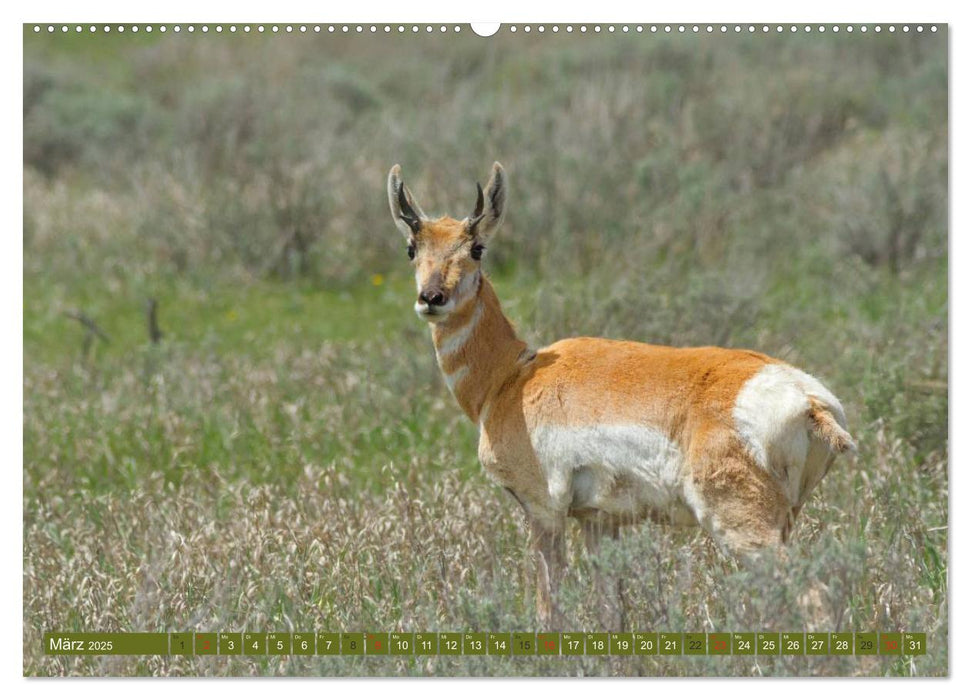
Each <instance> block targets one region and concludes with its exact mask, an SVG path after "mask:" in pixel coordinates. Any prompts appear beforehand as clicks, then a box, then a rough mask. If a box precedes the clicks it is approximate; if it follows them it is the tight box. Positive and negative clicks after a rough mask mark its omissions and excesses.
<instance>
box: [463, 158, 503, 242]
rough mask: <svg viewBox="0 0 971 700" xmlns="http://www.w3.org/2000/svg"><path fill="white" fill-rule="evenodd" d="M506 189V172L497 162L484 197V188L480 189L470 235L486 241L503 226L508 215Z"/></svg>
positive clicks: (470, 226) (471, 218) (493, 167)
mask: <svg viewBox="0 0 971 700" xmlns="http://www.w3.org/2000/svg"><path fill="white" fill-rule="evenodd" d="M506 189H507V188H506V171H505V170H503V169H502V165H500V164H499V162H498V161H497V162H495V163H493V164H492V176H491V177H490V178H489V184H487V185H486V187H485V196H484V197H483V192H482V188H481V187H480V188H479V192H478V201H477V202H476V205H475V209H474V210H473V212H472V216H470V217H469V219H468V226H469V234H470V235H472V236H475V237H476V238H478V239H481V240H485V239H486V238H489V236H491V235H492V234H493V233H495V232H496V231H497V230H498V229H499V227H500V226H502V220H503V217H505V215H506Z"/></svg>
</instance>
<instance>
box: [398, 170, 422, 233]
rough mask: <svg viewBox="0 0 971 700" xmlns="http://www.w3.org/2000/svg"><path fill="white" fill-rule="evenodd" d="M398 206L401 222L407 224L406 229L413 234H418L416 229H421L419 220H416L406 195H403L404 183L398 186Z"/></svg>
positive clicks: (416, 216)
mask: <svg viewBox="0 0 971 700" xmlns="http://www.w3.org/2000/svg"><path fill="white" fill-rule="evenodd" d="M398 206H399V207H400V208H401V218H402V220H403V221H404V222H405V223H406V224H408V228H410V229H411V230H412V231H413V232H414V233H418V229H420V228H421V219H420V218H418V215H417V214H416V213H415V210H414V208H413V207H412V206H411V202H409V201H408V195H406V194H405V183H403V182H402V183H401V184H400V185H399V186H398Z"/></svg>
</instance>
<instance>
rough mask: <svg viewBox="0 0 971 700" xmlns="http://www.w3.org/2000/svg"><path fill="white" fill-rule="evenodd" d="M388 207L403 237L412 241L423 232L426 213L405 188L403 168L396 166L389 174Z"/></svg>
mask: <svg viewBox="0 0 971 700" xmlns="http://www.w3.org/2000/svg"><path fill="white" fill-rule="evenodd" d="M388 205H389V206H390V207H391V218H393V219H394V223H395V226H397V227H398V230H399V231H401V233H402V235H403V236H404V237H405V238H407V239H409V240H410V239H411V238H412V236H414V235H415V234H416V233H418V231H420V230H421V224H422V221H424V220H425V212H423V211H422V210H421V207H420V206H418V202H416V201H415V197H414V195H412V194H411V190H409V189H408V188H407V187H405V183H404V181H403V180H402V179H401V166H400V165H395V166H394V167H393V168H391V172H390V173H388Z"/></svg>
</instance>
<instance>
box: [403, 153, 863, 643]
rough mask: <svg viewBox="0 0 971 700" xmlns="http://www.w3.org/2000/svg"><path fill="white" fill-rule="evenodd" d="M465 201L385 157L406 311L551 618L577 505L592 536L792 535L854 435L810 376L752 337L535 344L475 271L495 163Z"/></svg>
mask: <svg viewBox="0 0 971 700" xmlns="http://www.w3.org/2000/svg"><path fill="white" fill-rule="evenodd" d="M477 188H478V198H477V201H476V204H475V208H474V209H473V210H472V213H471V214H470V215H469V216H467V217H466V218H464V219H461V220H457V219H453V218H451V217H448V216H443V217H441V218H437V219H433V218H429V217H427V216H426V215H425V214H424V212H423V211H422V209H421V207H420V206H419V205H418V203H417V202H416V201H415V199H414V197H413V196H412V193H411V192H410V190H409V189H408V188H407V187H405V185H404V182H403V181H402V179H401V168H400V166H398V165H395V166H394V167H393V168H392V169H391V173H390V174H389V176H388V201H389V203H390V205H391V213H392V216H393V217H394V222H395V224H396V225H397V227H398V229H399V230H400V231H401V233H402V234H403V235H404V236H405V239H406V241H407V244H408V256H409V258H411V260H412V262H413V264H414V267H415V280H416V283H417V287H418V300H417V301H416V302H415V311H416V312H417V314H418V316H419V317H420V318H421V319H423V320H425V321H428V322H429V324H430V326H431V333H432V341H433V343H434V345H435V352H436V355H437V357H438V364H439V366H440V367H441V370H442V373H443V374H444V376H445V382H446V384H447V385H448V388H449V389H450V391H451V392H452V394H453V395H454V397H455V399H456V400H457V401H458V403H459V405H460V406H461V407H462V410H463V411H464V412H465V414H466V415H467V416H468V417H469V418H470V419H471V420H472V421H474V422H476V423H477V424H478V425H479V431H480V432H479V460H480V461H481V463H482V466H483V467H484V468H485V470H486V471H487V472H488V473H489V474H490V475H491V476H492V477H493V478H494V479H495V480H496V481H497V482H499V484H501V485H502V486H504V487H505V488H506V489H508V490H509V491H510V492H511V493H512V495H513V496H514V497H515V498H516V500H517V501H519V503H520V504H521V506H522V507H523V509H524V510H525V513H526V518H527V521H528V523H529V529H530V539H531V544H532V547H533V549H534V551H535V555H536V556H535V559H536V577H537V610H538V614H539V618H540V621H541V624H549V622H550V620H551V614H552V612H553V600H554V597H555V588H556V583H557V579H558V578H559V575H560V573H561V571H562V566H563V565H564V563H565V546H564V544H565V529H566V522H567V518H568V517H573V518H576V519H577V520H578V521H579V523H580V526H581V528H582V530H583V532H584V535H585V540H586V542H587V545H588V547H591V548H594V549H595V548H596V546H597V542H598V540H599V538H600V536H601V535H602V534H604V533H606V534H608V535H610V536H613V537H616V535H617V531H618V528H619V527H620V526H621V525H624V524H631V523H635V522H638V521H640V520H642V519H644V518H647V517H651V518H668V519H671V520H674V521H680V522H690V523H697V524H700V525H701V527H703V528H704V529H705V530H706V531H707V532H708V533H709V534H710V535H711V536H712V537H713V538H714V540H715V541H716V542H717V543H718V544H719V545H721V546H722V547H723V548H725V549H727V550H729V551H730V552H733V553H736V554H741V555H746V554H753V553H757V552H758V551H760V550H764V549H766V548H774V547H777V546H779V545H781V544H782V543H785V542H786V541H787V540H788V537H789V534H790V531H791V529H792V526H793V522H794V520H795V518H796V516H797V515H798V514H799V511H800V509H801V508H802V506H803V504H804V503H805V502H806V499H807V498H808V497H809V494H810V493H811V492H812V490H813V488H814V487H815V486H816V485H817V484H818V483H819V481H820V480H821V479H822V478H823V476H824V475H825V474H826V472H827V471H828V470H829V468H830V466H831V465H832V463H833V461H834V459H835V458H836V456H837V455H839V454H841V453H843V452H847V451H850V450H853V449H854V444H853V440H852V438H851V437H850V435H849V433H848V432H847V431H846V419H845V417H844V414H843V409H842V407H841V406H840V403H839V401H838V400H837V399H836V397H835V396H833V394H831V393H830V392H829V391H828V390H827V389H826V387H824V386H823V385H822V384H821V383H820V382H819V381H818V380H816V379H814V378H813V377H811V376H809V375H808V374H806V373H805V372H802V371H800V370H798V369H796V368H795V367H792V366H790V365H788V364H786V363H784V362H782V361H780V360H776V359H773V358H771V357H767V356H766V355H762V354H760V353H757V352H752V351H750V350H730V349H725V348H717V347H703V348H672V347H663V346H657V345H646V344H643V343H636V342H627V341H619V340H606V339H603V338H569V339H566V340H561V341H559V342H556V343H553V344H552V345H550V346H548V347H545V348H540V349H538V350H534V349H532V348H530V347H529V346H528V345H527V344H526V343H525V342H523V341H522V340H520V339H519V338H518V337H517V335H516V331H515V330H514V329H513V326H512V324H510V322H509V321H508V320H507V318H506V317H505V315H503V312H502V309H501V308H500V305H499V300H498V298H497V297H496V293H495V291H494V290H493V287H492V285H491V284H490V282H489V279H488V278H487V277H486V276H485V274H484V273H483V272H482V268H481V259H482V255H483V252H484V250H485V245H486V243H487V242H488V241H489V239H490V238H491V237H492V235H493V234H494V233H495V232H496V230H497V229H498V228H499V226H500V225H501V223H502V220H503V216H504V214H505V210H506V192H507V185H506V175H505V171H504V170H503V169H502V166H501V165H500V164H499V163H495V164H494V165H493V166H492V176H491V178H490V180H489V183H488V185H487V186H486V189H485V191H484V192H483V190H482V187H481V186H479V185H477Z"/></svg>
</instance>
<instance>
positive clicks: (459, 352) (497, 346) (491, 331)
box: [432, 273, 526, 422]
mask: <svg viewBox="0 0 971 700" xmlns="http://www.w3.org/2000/svg"><path fill="white" fill-rule="evenodd" d="M478 274H479V281H478V285H477V287H476V291H475V293H474V294H473V295H471V296H470V297H469V299H468V300H467V301H465V302H464V303H463V304H462V305H461V306H459V308H457V309H456V310H455V311H453V312H452V314H451V315H450V316H449V318H448V319H447V320H446V321H443V322H442V323H439V324H435V325H434V326H433V327H432V342H433V343H434V344H435V355H436V356H437V358H438V366H439V367H440V368H441V370H442V374H443V375H444V376H445V383H446V384H447V385H448V388H449V390H450V391H451V392H452V395H453V396H454V397H455V399H456V400H457V401H458V402H459V406H461V407H462V410H463V411H464V412H465V414H466V415H467V416H468V417H469V418H471V419H472V420H473V421H475V422H478V420H479V416H480V415H481V413H482V410H483V407H484V406H485V404H486V403H487V402H488V401H489V399H490V398H491V397H492V396H493V394H494V393H495V392H496V391H498V389H499V388H500V387H501V386H502V385H503V383H504V382H505V381H506V380H507V379H508V378H509V377H510V376H511V375H512V374H513V373H514V372H516V371H517V370H518V368H519V360H520V358H521V357H523V356H525V354H526V353H525V350H526V343H524V342H523V341H522V340H520V339H519V338H518V337H517V336H516V331H515V330H514V329H513V327H512V324H511V323H510V322H509V319H507V318H506V316H505V314H503V313H502V307H501V306H500V304H499V298H498V297H497V296H496V292H495V290H494V289H493V288H492V283H491V282H489V280H488V279H487V278H486V277H485V276H484V275H482V274H481V273H478Z"/></svg>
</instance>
